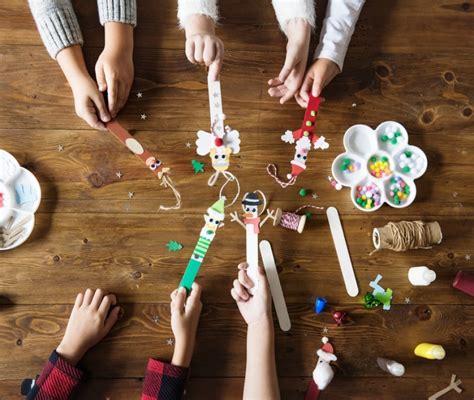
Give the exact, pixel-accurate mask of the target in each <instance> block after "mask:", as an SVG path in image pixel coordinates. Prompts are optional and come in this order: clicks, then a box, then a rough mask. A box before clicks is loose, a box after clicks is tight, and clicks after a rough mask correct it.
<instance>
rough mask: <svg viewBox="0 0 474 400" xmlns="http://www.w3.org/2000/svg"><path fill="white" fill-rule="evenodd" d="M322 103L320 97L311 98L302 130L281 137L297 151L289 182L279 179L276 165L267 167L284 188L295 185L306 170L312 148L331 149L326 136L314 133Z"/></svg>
mask: <svg viewBox="0 0 474 400" xmlns="http://www.w3.org/2000/svg"><path fill="white" fill-rule="evenodd" d="M320 103H321V98H320V97H313V96H310V97H309V102H308V107H307V108H306V112H305V114H304V119H303V123H302V125H301V128H300V129H298V130H296V131H294V132H291V131H289V130H288V131H286V132H285V133H284V134H283V135H282V136H281V140H283V141H284V142H285V143H290V144H295V149H296V151H295V155H294V157H293V160H291V173H289V174H288V175H287V179H288V181H287V182H284V181H282V180H281V179H280V178H279V177H278V175H277V173H278V171H277V167H276V165H275V164H268V165H267V172H268V174H269V175H270V176H272V177H273V178H274V179H275V181H276V182H278V183H279V184H280V186H281V187H282V188H286V187H288V186H291V185H294V184H295V182H296V179H297V178H298V175H299V174H301V173H302V172H303V171H304V170H305V169H306V160H307V158H308V153H309V151H310V150H311V146H313V147H314V148H315V149H322V150H325V149H327V148H328V147H329V144H328V143H326V138H325V137H324V136H318V135H316V134H315V133H314V128H315V125H316V117H317V115H318V110H319V104H320Z"/></svg>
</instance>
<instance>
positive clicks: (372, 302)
mask: <svg viewBox="0 0 474 400" xmlns="http://www.w3.org/2000/svg"><path fill="white" fill-rule="evenodd" d="M381 305H382V303H381V302H380V301H379V300H377V299H376V298H375V297H374V295H373V294H372V293H370V292H367V293H366V294H365V296H364V307H365V308H376V307H378V306H381Z"/></svg>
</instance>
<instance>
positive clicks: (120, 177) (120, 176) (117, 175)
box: [115, 171, 123, 179]
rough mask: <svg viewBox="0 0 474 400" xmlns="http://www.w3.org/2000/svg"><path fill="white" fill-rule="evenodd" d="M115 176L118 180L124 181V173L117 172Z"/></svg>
mask: <svg viewBox="0 0 474 400" xmlns="http://www.w3.org/2000/svg"><path fill="white" fill-rule="evenodd" d="M115 176H116V177H117V178H119V179H122V176H123V174H122V171H117V172H116V173H115Z"/></svg>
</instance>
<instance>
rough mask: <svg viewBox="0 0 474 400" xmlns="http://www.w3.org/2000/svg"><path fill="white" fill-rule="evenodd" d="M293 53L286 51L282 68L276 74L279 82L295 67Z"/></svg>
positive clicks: (284, 79)
mask: <svg viewBox="0 0 474 400" xmlns="http://www.w3.org/2000/svg"><path fill="white" fill-rule="evenodd" d="M295 64H296V62H295V55H294V53H293V51H291V50H289V51H288V52H287V53H286V58H285V64H283V68H282V69H281V71H280V74H279V75H278V79H279V80H280V81H281V82H285V81H286V79H287V78H288V75H290V73H291V71H292V70H293V68H294V67H295Z"/></svg>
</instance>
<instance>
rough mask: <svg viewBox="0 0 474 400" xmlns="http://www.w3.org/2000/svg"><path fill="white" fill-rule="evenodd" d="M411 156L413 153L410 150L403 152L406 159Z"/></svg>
mask: <svg viewBox="0 0 474 400" xmlns="http://www.w3.org/2000/svg"><path fill="white" fill-rule="evenodd" d="M412 154H413V152H411V151H410V150H406V151H405V155H406V156H407V157H411V155H412Z"/></svg>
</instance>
